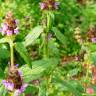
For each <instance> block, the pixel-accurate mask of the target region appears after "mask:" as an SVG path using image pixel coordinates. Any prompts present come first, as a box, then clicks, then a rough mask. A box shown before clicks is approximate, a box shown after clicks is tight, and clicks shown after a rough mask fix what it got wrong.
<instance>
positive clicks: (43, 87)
mask: <svg viewBox="0 0 96 96" xmlns="http://www.w3.org/2000/svg"><path fill="white" fill-rule="evenodd" d="M47 83H48V82H47V80H44V81H42V82H41V84H40V86H39V93H38V96H46V92H47Z"/></svg>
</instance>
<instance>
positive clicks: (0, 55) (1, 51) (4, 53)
mask: <svg viewBox="0 0 96 96" xmlns="http://www.w3.org/2000/svg"><path fill="white" fill-rule="evenodd" d="M9 55H10V53H9V51H8V50H7V48H6V46H4V45H3V44H2V46H0V59H8V58H9Z"/></svg>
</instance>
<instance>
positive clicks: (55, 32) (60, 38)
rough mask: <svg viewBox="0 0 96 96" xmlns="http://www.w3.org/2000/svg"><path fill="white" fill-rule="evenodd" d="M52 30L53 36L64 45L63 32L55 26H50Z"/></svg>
mask: <svg viewBox="0 0 96 96" xmlns="http://www.w3.org/2000/svg"><path fill="white" fill-rule="evenodd" d="M52 31H53V32H54V34H55V36H56V37H57V39H58V40H59V41H60V42H61V43H62V44H64V45H66V44H67V43H66V41H67V39H66V37H65V36H64V34H62V33H61V32H60V31H59V29H57V28H56V27H53V28H52Z"/></svg>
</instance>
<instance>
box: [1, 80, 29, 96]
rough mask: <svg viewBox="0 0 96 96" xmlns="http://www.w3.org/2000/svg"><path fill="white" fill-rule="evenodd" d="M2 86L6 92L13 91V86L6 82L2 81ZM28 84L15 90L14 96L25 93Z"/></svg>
mask: <svg viewBox="0 0 96 96" xmlns="http://www.w3.org/2000/svg"><path fill="white" fill-rule="evenodd" d="M2 83H3V85H4V86H5V88H6V89H7V90H8V91H14V84H13V83H11V82H8V81H7V80H3V81H2ZM27 86H28V84H23V85H22V86H21V88H20V89H15V91H14V96H19V95H20V94H21V93H23V92H24V91H25V89H26V88H27Z"/></svg>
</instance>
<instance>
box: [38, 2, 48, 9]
mask: <svg viewBox="0 0 96 96" xmlns="http://www.w3.org/2000/svg"><path fill="white" fill-rule="evenodd" d="M39 4H40V8H41V10H43V9H44V8H45V7H46V4H45V3H44V2H43V3H39Z"/></svg>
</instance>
